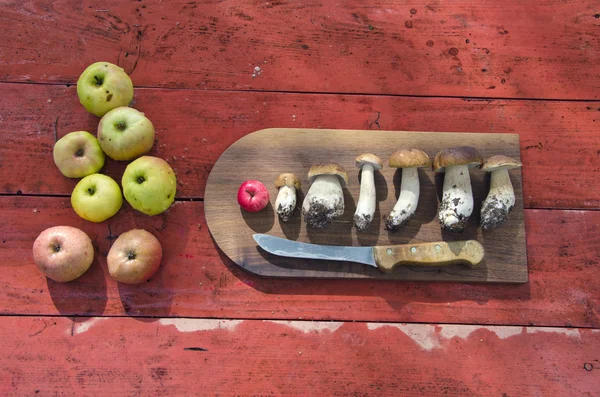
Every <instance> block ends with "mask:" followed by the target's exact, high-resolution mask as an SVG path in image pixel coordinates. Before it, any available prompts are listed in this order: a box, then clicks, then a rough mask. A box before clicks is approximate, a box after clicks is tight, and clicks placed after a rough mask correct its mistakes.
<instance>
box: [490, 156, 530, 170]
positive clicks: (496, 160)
mask: <svg viewBox="0 0 600 397" xmlns="http://www.w3.org/2000/svg"><path fill="white" fill-rule="evenodd" d="M522 166H523V164H522V163H521V162H520V161H517V160H515V159H513V158H510V157H507V156H504V155H502V154H498V155H496V156H492V157H490V158H488V159H487V160H485V163H484V164H483V167H481V170H482V171H485V172H492V171H494V170H499V169H502V168H505V169H507V170H511V169H513V168H519V167H522Z"/></svg>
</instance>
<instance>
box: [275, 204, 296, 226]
mask: <svg viewBox="0 0 600 397" xmlns="http://www.w3.org/2000/svg"><path fill="white" fill-rule="evenodd" d="M294 210H295V207H290V206H283V205H281V204H279V206H278V207H277V213H278V214H279V216H280V217H281V220H282V221H283V222H288V221H289V220H290V219H291V218H292V214H293V213H294Z"/></svg>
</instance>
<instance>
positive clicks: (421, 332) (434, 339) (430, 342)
mask: <svg viewBox="0 0 600 397" xmlns="http://www.w3.org/2000/svg"><path fill="white" fill-rule="evenodd" d="M382 327H394V328H398V329H399V330H400V331H402V332H404V333H405V334H406V336H408V337H409V338H410V339H412V340H413V341H414V342H415V343H416V344H417V345H419V346H420V347H421V348H422V349H423V350H427V351H430V350H432V349H434V348H437V349H439V348H441V347H442V346H441V345H440V341H439V337H438V336H437V335H436V334H435V329H434V327H433V326H431V325H424V324H381V323H367V328H368V329H369V330H375V329H378V328H382Z"/></svg>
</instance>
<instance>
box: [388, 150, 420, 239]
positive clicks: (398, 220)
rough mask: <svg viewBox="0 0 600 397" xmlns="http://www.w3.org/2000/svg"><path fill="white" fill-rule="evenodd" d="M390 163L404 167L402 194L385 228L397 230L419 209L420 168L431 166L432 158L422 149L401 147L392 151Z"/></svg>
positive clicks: (393, 165)
mask: <svg viewBox="0 0 600 397" xmlns="http://www.w3.org/2000/svg"><path fill="white" fill-rule="evenodd" d="M388 165H389V166H390V167H392V168H402V181H401V183H400V195H399V196H398V201H397V202H396V205H395V206H394V208H393V209H392V211H391V212H390V214H389V215H388V216H386V219H385V228H386V229H387V230H390V231H397V230H398V229H400V227H401V226H402V225H404V224H405V223H406V222H408V219H409V218H410V217H411V216H412V215H413V214H414V213H415V211H416V210H417V204H418V203H419V192H420V187H419V173H418V168H421V167H429V166H431V160H430V159H429V156H428V155H427V153H425V152H424V151H422V150H419V149H401V150H397V151H395V152H394V153H392V155H391V156H390V159H389V160H388Z"/></svg>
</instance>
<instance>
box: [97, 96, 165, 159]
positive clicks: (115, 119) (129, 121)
mask: <svg viewBox="0 0 600 397" xmlns="http://www.w3.org/2000/svg"><path fill="white" fill-rule="evenodd" d="M98 141H99V142H100V146H101V147H102V150H104V153H106V155H107V156H108V157H110V158H111V159H113V160H133V159H134V158H137V157H140V156H141V155H142V154H145V153H148V152H149V151H150V149H152V145H154V126H153V125H152V122H151V121H150V120H149V119H148V118H147V117H146V116H144V113H142V112H139V111H137V110H135V109H133V108H128V107H126V106H122V107H118V108H116V109H113V110H111V111H110V112H108V113H106V114H105V115H104V116H103V117H102V119H101V120H100V124H98Z"/></svg>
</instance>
